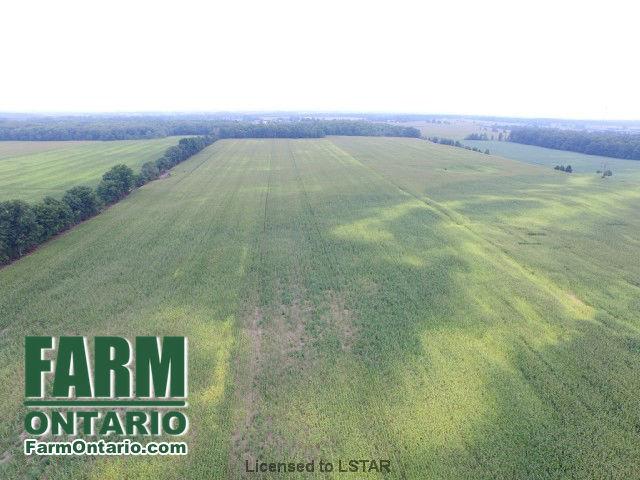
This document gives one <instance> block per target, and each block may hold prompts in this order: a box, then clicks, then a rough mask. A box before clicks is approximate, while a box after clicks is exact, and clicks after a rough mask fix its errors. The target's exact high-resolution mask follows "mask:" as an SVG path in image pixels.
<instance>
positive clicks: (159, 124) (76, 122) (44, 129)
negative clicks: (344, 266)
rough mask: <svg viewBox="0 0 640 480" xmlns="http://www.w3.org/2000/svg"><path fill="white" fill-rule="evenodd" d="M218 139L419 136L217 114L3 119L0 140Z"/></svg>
mask: <svg viewBox="0 0 640 480" xmlns="http://www.w3.org/2000/svg"><path fill="white" fill-rule="evenodd" d="M212 134H213V135H216V136H218V137H220V138H319V137H324V136H325V135H358V136H389V137H419V136H420V131H419V130H418V129H416V128H413V127H405V126H401V125H391V124H388V123H374V122H370V121H364V120H318V119H311V118H300V119H296V120H293V121H268V122H264V121H261V120H255V119H254V120H251V121H245V120H225V119H221V118H218V117H215V116H214V117H212V118H209V117H204V118H201V117H198V116H195V117H189V116H162V117H159V116H132V117H103V116H89V117H37V118H30V117H27V118H17V119H16V118H5V119H0V140H30V141H33V140H35V141H40V140H132V139H147V138H159V137H166V136H172V135H179V136H182V135H212Z"/></svg>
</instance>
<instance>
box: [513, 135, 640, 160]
mask: <svg viewBox="0 0 640 480" xmlns="http://www.w3.org/2000/svg"><path fill="white" fill-rule="evenodd" d="M509 141H511V142H516V143H524V144H526V145H536V146H538V147H546V148H555V149H558V150H569V151H572V152H580V153H587V154H589V155H602V156H605V157H614V158H626V159H631V160H640V134H626V133H617V132H589V131H577V130H561V129H557V128H535V127H518V128H513V129H512V130H511V133H510V135H509Z"/></svg>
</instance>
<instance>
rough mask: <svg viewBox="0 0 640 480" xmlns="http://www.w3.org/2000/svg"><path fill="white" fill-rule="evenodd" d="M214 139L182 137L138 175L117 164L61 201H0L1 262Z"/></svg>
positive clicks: (97, 209) (89, 214) (93, 212)
mask: <svg viewBox="0 0 640 480" xmlns="http://www.w3.org/2000/svg"><path fill="white" fill-rule="evenodd" d="M214 141H215V138H214V137H211V136H206V137H204V136H203V137H191V138H183V139H181V140H180V142H179V143H178V145H176V146H173V147H169V148H168V149H167V150H166V152H165V154H164V155H163V156H162V157H161V158H159V159H158V160H156V161H155V162H147V163H145V164H144V165H142V168H141V170H140V173H138V174H137V175H136V174H134V172H133V170H131V168H129V167H128V166H127V165H116V166H114V167H112V168H111V169H110V170H109V171H108V172H106V173H105V174H104V175H103V176H102V180H101V181H100V183H99V184H98V186H97V187H96V188H95V189H93V188H91V187H86V186H78V187H73V188H71V189H69V190H68V191H67V192H65V194H64V196H63V197H62V199H61V200H58V199H55V198H52V197H46V198H45V199H44V200H42V201H41V202H39V203H36V204H33V205H32V204H29V203H27V202H24V201H22V200H9V201H4V202H0V264H4V263H8V262H10V261H12V260H15V259H17V258H20V257H21V256H23V255H25V254H26V253H28V252H29V251H30V250H32V249H33V248H35V247H36V246H38V245H40V244H41V243H43V242H45V241H47V240H48V239H49V238H51V237H53V236H54V235H56V234H58V233H61V232H64V231H65V230H67V229H69V228H70V227H72V226H73V225H76V224H78V223H80V222H82V221H84V220H87V219H88V218H91V217H93V216H94V215H97V214H98V213H99V212H100V210H101V209H102V208H103V207H105V206H108V205H111V204H113V203H115V202H117V201H119V200H120V199H122V198H123V197H125V196H126V195H128V194H129V193H130V192H131V190H133V188H134V187H135V186H142V185H144V184H145V183H147V182H149V181H151V180H153V179H155V178H157V177H158V176H159V175H161V174H162V173H163V172H165V171H166V170H168V169H170V168H172V167H173V166H175V165H177V164H178V163H180V162H182V161H184V160H186V159H187V158H189V157H190V156H192V155H194V154H195V153H198V152H199V151H200V150H202V149H203V148H205V147H206V146H207V145H210V144H211V143H213V142H214Z"/></svg>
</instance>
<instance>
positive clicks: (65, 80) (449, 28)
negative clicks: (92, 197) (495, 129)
mask: <svg viewBox="0 0 640 480" xmlns="http://www.w3.org/2000/svg"><path fill="white" fill-rule="evenodd" d="M637 3H638V2H635V1H618V0H607V1H606V2H605V1H603V2H589V1H588V0H583V1H575V2H574V1H562V0H553V1H547V0H535V1H515V0H511V1H496V0H480V1H455V0H445V1H442V0H438V1H434V2H429V1H420V2H408V1H402V0H394V1H385V2H375V1H363V2H360V1H349V0H340V1H332V0H317V1H314V2H311V1H304V0H297V1H278V0H262V1H246V0H245V1H242V0H231V1H228V0H227V1H221V2H214V1H211V0H210V1H206V2H197V1H192V0H180V1H176V2H162V1H141V0H126V1H120V0H115V1H114V0H110V1H103V2H99V3H98V2H95V1H87V0H83V1H70V0H56V1H51V0H48V1H38V2H36V1H31V0H20V1H8V2H4V3H3V5H2V9H1V13H0V45H2V57H1V62H2V63H1V65H2V68H1V69H0V111H186V110H198V111H220V110H323V111H328V110H331V111H334V110H339V111H387V112H389V111H398V112H424V113H466V114H488V115H491V114H493V115H517V116H552V117H574V118H627V119H630V118H633V119H640V95H639V92H638V89H639V87H640V48H639V47H640V24H639V18H640V15H639V14H640V7H638V6H636V5H637Z"/></svg>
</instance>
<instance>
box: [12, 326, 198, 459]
mask: <svg viewBox="0 0 640 480" xmlns="http://www.w3.org/2000/svg"><path fill="white" fill-rule="evenodd" d="M89 344H90V342H89V339H88V338H87V337H80V336H73V337H71V336H68V337H51V336H37V337H36V336H29V337H25V351H24V355H25V356H24V358H25V376H24V380H25V381H24V387H25V401H24V405H25V407H27V413H26V414H25V417H24V429H25V432H26V433H27V435H31V436H37V437H41V438H42V439H44V438H46V440H47V441H40V440H39V439H34V438H27V439H25V440H24V444H23V445H24V453H25V455H34V454H35V455H184V454H186V453H187V445H186V443H184V442H168V441H161V442H155V441H149V440H151V439H154V438H156V437H160V438H163V439H167V438H175V437H178V436H181V435H184V434H185V433H186V432H187V430H188V427H189V420H188V418H187V416H186V414H185V413H183V411H181V410H180V409H183V408H185V407H187V371H188V365H187V363H188V358H187V357H188V352H187V339H186V337H151V336H144V337H136V338H135V341H134V342H131V341H130V340H128V339H126V338H122V337H107V336H104V337H94V338H93V341H92V342H91V348H90V345H89ZM91 358H92V360H91ZM52 437H54V438H55V439H56V440H60V441H50V440H52ZM74 437H75V439H74ZM79 437H82V438H79ZM86 437H89V440H90V441H87V439H86ZM128 437H132V438H128ZM114 439H117V441H116V440H114ZM136 439H137V440H144V441H145V443H144V444H143V443H141V442H140V441H136Z"/></svg>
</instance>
